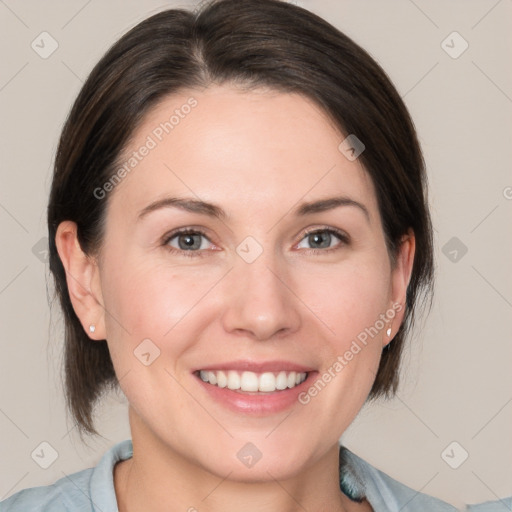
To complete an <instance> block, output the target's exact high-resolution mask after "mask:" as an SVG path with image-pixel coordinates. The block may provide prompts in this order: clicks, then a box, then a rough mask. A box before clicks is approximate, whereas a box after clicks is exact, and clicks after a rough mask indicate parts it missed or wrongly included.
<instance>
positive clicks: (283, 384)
mask: <svg viewBox="0 0 512 512" xmlns="http://www.w3.org/2000/svg"><path fill="white" fill-rule="evenodd" d="M287 387H288V377H287V376H286V372H279V374H278V375H277V379H276V388H277V389H286V388H287Z"/></svg>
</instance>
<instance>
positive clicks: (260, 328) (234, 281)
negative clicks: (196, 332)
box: [222, 251, 301, 341]
mask: <svg viewBox="0 0 512 512" xmlns="http://www.w3.org/2000/svg"><path fill="white" fill-rule="evenodd" d="M267 253H270V251H267V252H265V251H264V252H263V253H262V254H261V255H260V256H259V257H258V258H257V259H256V261H253V262H252V263H247V262H246V261H244V260H243V259H241V258H238V259H237V261H236V262H235V265H234V268H233V269H232V271H231V272H229V274H228V276H226V277H227V279H226V280H225V282H224V283H223V298H224V304H223V309H224V313H223V317H222V322H223V326H224V329H225V330H226V332H230V333H235V334H238V335H242V336H246V337H251V338H252V339H254V340H258V341H264V340H270V339H273V338H275V337H276V336H282V335H285V334H290V333H293V332H295V331H297V330H298V329H299V327H300V325H301V315H300V313H301V312H300V300H298V298H297V297H296V295H295V294H294V290H293V280H292V277H291V275H290V273H289V272H287V271H286V269H285V268H284V266H283V265H279V266H278V265H277V264H276V262H275V258H274V257H273V256H272V255H271V254H268V255H267Z"/></svg>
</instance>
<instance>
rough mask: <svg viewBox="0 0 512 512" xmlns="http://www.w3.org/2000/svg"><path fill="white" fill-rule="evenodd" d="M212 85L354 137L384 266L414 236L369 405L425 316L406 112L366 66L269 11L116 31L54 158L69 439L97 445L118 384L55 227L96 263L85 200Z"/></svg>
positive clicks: (217, 13) (332, 32) (214, 8)
mask: <svg viewBox="0 0 512 512" xmlns="http://www.w3.org/2000/svg"><path fill="white" fill-rule="evenodd" d="M213 83H218V84H222V83H234V84H237V85H239V86H243V87H246V88H248V89H250V88H252V87H255V88H257V87H260V86H263V87H269V88H271V89H274V90H277V91H281V92H295V93H300V94H302V95H304V96H306V97H308V98H310V99H312V100H313V101H315V102H316V104H317V105H319V107H321V108H322V109H323V111H324V112H326V113H327V115H329V116H330V118H331V119H332V120H333V121H334V122H335V123H336V126H338V127H339V129H340V130H341V132H342V133H344V134H345V135H348V134H355V135H356V136H357V138H358V139H360V140H361V141H362V142H363V143H364V144H365V146H366V149H365V151H364V152H363V153H362V154H361V155H360V156H359V159H360V161H361V163H362V165H363V166H364V168H365V169H366V171H367V172H368V174H369V176H370V177H371V179H372V181H373V184H374V186H375V189H376V193H377V200H378V206H379V212H380V215H381V219H382V222H383V228H384V235H385V238H386V244H387V247H388V252H389V255H390V259H391V262H392V263H393V264H394V261H395V256H396V254H397V250H398V249H399V246H400V240H401V237H402V235H404V234H406V233H407V231H408V229H409V228H412V230H413V231H414V234H415V237H416V254H415V259H414V264H413V270H412V275H411V279H410V282H409V286H408V289H407V297H406V312H405V317H404V321H403V323H402V325H401V326H400V329H399V330H398V332H397V334H396V336H395V337H394V339H393V341H392V342H391V343H390V344H389V345H388V346H387V348H386V349H385V350H384V351H383V353H382V358H381V361H380V366H379V370H378V373H377V375H376V378H375V382H374V384H373V387H372V389H371V391H370V394H369V399H375V398H377V397H379V396H392V395H393V394H394V393H395V392H396V389H397V385H398V379H399V375H398V370H399V365H400V358H401V352H402V348H403V345H404V341H405V339H406V335H407V334H408V332H409V330H410V328H411V327H412V325H413V322H414V320H415V318H416V315H417V311H416V308H417V307H418V306H419V305H420V303H419V302H420V301H419V297H420V295H423V299H424V300H423V301H422V303H421V305H424V304H425V303H426V301H425V299H427V298H428V297H430V306H431V303H432V292H433V277H434V261H433V247H432V246H433V242H432V226H431V220H430V214H429V210H428V201H427V177H426V173H425V164H424V160H423V156H422V153H421V149H420V146H419V143H418V139H417V135H416V132H415V128H414V125H413V122H412V120H411V118H410V116H409V114H408V111H407V109H406V107H405V105H404V103H403V101H402V100H401V98H400V95H399V94H398V93H397V91H396V89H395V88H394V86H393V84H392V83H391V81H390V79H389V78H388V77H387V75H386V73H385V72H384V71H383V70H382V68H381V67H380V66H379V65H378V64H377V63H376V62H375V61H374V60H373V59H372V57H371V56H370V55H369V54H368V53H367V52H366V51H365V50H363V49H362V48H361V47H360V46H358V45H357V44H356V43H354V42H353V41H352V40H351V39H350V38H348V37H347V36H346V35H344V34H343V33H342V32H340V31H339V30H338V29H336V28H335V27H333V26H332V25H330V24H329V23H327V22H326V21H325V20H323V19H322V18H320V17H318V16H317V15H315V14H313V13H311V12H309V11H307V10H305V9H302V8H300V7H297V6H295V5H292V4H288V3H285V2H283V1H280V0H259V1H258V2H254V1H252V0H214V1H210V2H208V3H207V4H206V5H204V6H203V7H202V8H201V9H199V10H198V11H197V12H190V11H186V10H182V9H171V10H166V11H163V12H160V13H158V14H156V15H153V16H151V17H150V18H148V19H146V20H144V21H142V22H141V23H139V24H138V25H136V26H135V27H134V28H132V29H131V30H130V31H129V32H127V33H126V34H125V35H124V36H123V37H121V38H120V39H119V40H118V41H117V42H116V43H115V44H114V45H113V46H112V47H111V48H110V49H109V50H108V51H107V53H106V54H105V55H104V56H103V57H102V59H101V60H100V61H99V62H98V63H97V65H96V66H95V67H94V69H93V70H92V72H91V73H90V75H89V77H88V79H87V81H86V82H85V84H84V85H83V87H82V89H81V91H80V93H79V95H78V97H77V99H76V101H75V103H74V105H73V107H72V109H71V111H70V113H69V116H68V118H67V120H66V123H65V126H64V128H63V130H62V134H61V138H60V141H59V146H58V150H57V154H56V159H55V168H54V176H53V183H52V188H51V193H50V199H49V205H48V230H49V244H50V255H49V258H50V271H51V273H52V274H53V276H54V279H55V284H56V286H55V294H56V296H58V298H59V300H60V304H61V306H62V309H63V312H64V320H65V354H64V366H65V388H66V389H65V392H66V400H67V405H68V408H69V410H70V411H71V413H72V415H73V417H74V419H75V420H76V421H77V424H78V427H79V431H80V433H81V434H82V433H83V432H86V433H91V434H97V432H96V430H95V428H94V425H93V415H92V413H93V406H94V404H95V402H96V401H97V399H98V398H99V397H100V396H101V394H102V393H103V392H104V391H106V390H107V389H108V388H116V386H117V384H118V383H117V379H116V375H115V372H114V368H113V365H112V361H111V359H110V355H109V351H108V347H107V343H106V341H100V342H98V341H91V339H90V338H89V337H88V335H87V334H86V333H85V332H84V330H83V328H82V325H81V323H80V321H79V319H78V317H77V315H76V314H75V311H74V309H73V307H72V304H71V301H70V298H69V293H68V289H67V284H66V275H65V271H64V268H63V265H62V262H61V260H60V258H59V255H58V252H57V249H56V244H55V235H56V230H57V227H58V225H59V224H60V223H61V222H62V221H64V220H71V221H74V222H75V223H76V224H77V228H78V240H79V243H80V245H81V248H82V250H83V251H84V252H85V253H86V254H88V255H91V256H93V255H95V254H97V253H98V251H99V249H100V247H101V243H102V237H103V228H104V220H105V212H106V206H107V200H108V199H102V200H99V199H97V197H96V195H95V194H94V190H95V189H96V188H97V187H100V186H101V185H102V184H104V183H105V182H107V181H108V180H109V178H110V177H111V176H112V175H113V173H114V170H115V169H116V167H117V165H118V164H119V158H120V155H121V153H122V151H123V150H124V148H126V145H127V144H128V143H129V140H130V137H131V136H132V135H133V133H134V131H135V130H136V128H137V126H138V125H139V124H140V122H141V120H142V118H143V116H144V115H145V114H146V113H147V112H148V111H149V110H150V109H151V108H152V107H153V106H155V105H156V104H157V102H159V101H161V100H162V99H163V98H164V97H166V96H167V95H169V94H172V93H175V92H177V91H179V90H184V89H187V88H198V87H199V88H203V87H207V86H208V85H210V84H213ZM340 142H341V141H340ZM421 292H424V293H423V294H422V293H421Z"/></svg>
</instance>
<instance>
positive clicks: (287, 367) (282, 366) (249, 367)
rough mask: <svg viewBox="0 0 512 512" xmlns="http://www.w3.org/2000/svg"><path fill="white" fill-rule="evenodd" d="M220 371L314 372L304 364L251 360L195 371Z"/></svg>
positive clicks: (209, 366)
mask: <svg viewBox="0 0 512 512" xmlns="http://www.w3.org/2000/svg"><path fill="white" fill-rule="evenodd" d="M199 370H204V371H211V372H214V371H218V370H235V371H247V372H254V373H264V372H280V371H285V372H299V373H307V372H312V371H314V369H313V368H311V367H308V366H304V365H302V364H297V363H293V362H291V361H277V360H274V361H249V360H238V361H226V362H225V363H218V364H209V365H205V366H201V367H200V368H197V369H195V370H194V371H199Z"/></svg>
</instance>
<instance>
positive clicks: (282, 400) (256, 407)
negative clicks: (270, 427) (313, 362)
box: [194, 372, 317, 416]
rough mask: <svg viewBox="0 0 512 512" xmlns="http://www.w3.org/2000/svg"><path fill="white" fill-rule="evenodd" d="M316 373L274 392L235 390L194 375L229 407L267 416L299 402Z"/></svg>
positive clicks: (237, 410) (219, 401)
mask: <svg viewBox="0 0 512 512" xmlns="http://www.w3.org/2000/svg"><path fill="white" fill-rule="evenodd" d="M316 373H317V372H309V373H308V376H307V378H306V380H305V381H304V382H301V383H300V384H299V385H298V386H295V387H293V388H287V389H283V390H280V391H274V392H272V393H256V392H251V393H249V392H244V391H240V390H237V391H234V390H232V389H229V388H219V386H215V385H213V384H209V383H207V382H204V381H203V380H202V379H201V378H200V377H199V376H198V375H196V374H194V377H195V378H196V379H197V381H198V383H199V385H201V386H202V388H203V389H204V390H205V391H206V393H208V394H209V396H211V397H212V398H213V399H214V400H216V401H217V402H218V403H220V404H222V405H223V406H225V407H227V408H228V409H230V410H232V411H235V412H238V413H245V414H251V415H255V416H265V415H268V414H273V413H277V412H281V411H284V410H286V409H289V408H290V407H292V406H293V405H294V404H295V403H297V402H298V396H299V394H300V393H301V392H303V391H304V390H305V389H306V388H307V387H308V386H309V385H310V383H311V382H312V380H311V377H314V375H315V374H316Z"/></svg>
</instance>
